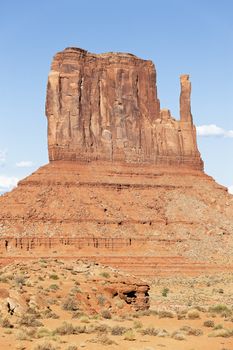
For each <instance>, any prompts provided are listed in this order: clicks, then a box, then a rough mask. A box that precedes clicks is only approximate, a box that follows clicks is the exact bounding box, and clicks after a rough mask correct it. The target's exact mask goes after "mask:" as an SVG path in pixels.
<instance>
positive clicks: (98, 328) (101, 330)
mask: <svg viewBox="0 0 233 350" xmlns="http://www.w3.org/2000/svg"><path fill="white" fill-rule="evenodd" d="M108 330H109V327H108V326H107V325H106V324H100V325H98V326H95V327H94V331H95V332H98V333H104V334H107V333H108Z"/></svg>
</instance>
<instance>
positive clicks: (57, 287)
mask: <svg viewBox="0 0 233 350" xmlns="http://www.w3.org/2000/svg"><path fill="white" fill-rule="evenodd" d="M49 289H51V290H54V291H56V290H58V289H59V286H58V285H57V284H55V283H54V284H51V285H50V286H49Z"/></svg>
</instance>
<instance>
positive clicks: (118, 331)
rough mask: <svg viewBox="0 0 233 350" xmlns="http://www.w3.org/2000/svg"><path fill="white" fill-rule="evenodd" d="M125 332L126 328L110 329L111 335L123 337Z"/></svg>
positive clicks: (116, 327)
mask: <svg viewBox="0 0 233 350" xmlns="http://www.w3.org/2000/svg"><path fill="white" fill-rule="evenodd" d="M126 331H127V328H125V327H120V326H115V327H112V330H111V334H112V335H123V334H124V333H125V332H126Z"/></svg>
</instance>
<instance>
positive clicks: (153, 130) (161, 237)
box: [0, 48, 233, 275]
mask: <svg viewBox="0 0 233 350" xmlns="http://www.w3.org/2000/svg"><path fill="white" fill-rule="evenodd" d="M190 95H191V84H190V81H189V77H188V75H183V76H181V94H180V120H179V121H177V120H175V119H174V118H173V117H172V116H171V113H170V111H169V110H168V109H160V104H159V100H158V97H157V89H156V73H155V68H154V65H153V64H152V62H151V61H145V60H141V59H139V58H137V57H135V56H133V55H130V54H119V53H108V54H101V55H95V54H90V53H88V52H87V51H84V50H81V49H75V48H68V49H66V50H64V51H63V52H60V53H58V54H57V55H56V56H55V58H54V60H53V63H52V70H51V72H50V74H49V81H48V88H47V102H46V114H47V118H48V149H49V159H50V163H49V164H47V165H45V166H43V167H41V168H40V169H38V170H37V171H36V172H35V173H34V174H32V175H31V176H29V177H27V178H26V179H24V180H22V181H20V183H19V184H18V187H17V188H16V189H14V190H13V191H12V192H10V193H6V194H5V195H3V196H0V253H1V254H2V255H4V254H5V255H6V256H9V255H10V254H21V255H22V254H28V255H29V256H30V255H31V254H42V255H43V254H45V255H46V254H50V253H51V251H52V252H57V254H63V255H64V254H69V255H70V256H73V255H76V256H79V257H80V256H83V255H84V256H85V255H86V256H87V257H90V255H93V257H94V258H93V259H96V256H99V257H101V256H102V257H105V255H106V259H107V260H106V261H105V262H106V264H109V265H110V261H111V259H113V258H114V257H113V256H112V255H113V254H115V253H116V254H122V256H125V259H126V260H124V259H121V255H119V259H120V261H121V263H122V264H126V265H125V266H127V264H130V263H129V261H130V260H129V259H128V258H127V257H128V256H129V252H130V254H132V255H135V256H134V257H132V259H133V258H134V259H136V261H138V264H135V263H131V267H132V269H133V268H134V269H136V270H139V265H140V269H141V268H144V267H145V270H146V269H147V275H148V268H146V265H147V258H148V256H151V259H152V260H153V261H151V263H150V266H152V267H153V266H155V265H156V266H157V272H158V264H160V263H161V260H160V258H161V259H162V258H164V259H165V260H164V261H166V264H165V265H166V266H167V268H166V271H167V272H171V266H172V265H173V263H174V261H175V263H174V266H176V267H177V266H180V267H177V268H179V269H180V268H181V267H182V266H183V267H184V268H186V269H187V268H189V270H190V269H191V268H190V266H192V264H191V265H190V264H189V261H186V260H182V259H183V258H185V259H191V261H193V260H195V261H198V262H199V261H205V262H206V261H209V260H211V259H212V260H213V261H214V262H217V261H218V262H224V263H225V262H227V261H231V262H233V257H232V249H233V238H232V234H233V224H232V222H233V221H232V218H233V199H232V196H231V195H229V194H228V193H227V190H226V188H224V187H223V186H220V185H218V184H217V183H216V182H215V181H214V180H213V179H212V178H211V177H209V176H207V175H206V174H205V173H204V172H203V162H202V160H201V157H200V154H199V152H198V149H197V144H196V131H195V126H194V125H193V120H192V114H191V107H190ZM22 237H23V238H24V239H23V238H22ZM16 238H17V239H16ZM51 238H52V239H51ZM6 240H7V241H8V245H6V242H5V241H6ZM68 242H69V243H68ZM48 251H49V252H50V253H48ZM119 251H120V252H121V253H119ZM62 252H63V253H62ZM51 254H52V253H51ZM54 254H55V253H54ZM101 254H103V255H101ZM137 254H139V255H140V256H141V258H142V259H141V260H140V259H138V257H137ZM43 256H44V255H43ZM144 256H146V258H145V259H144ZM181 256H182V259H181V260H180V259H179V258H180V257H181ZM154 258H156V259H157V258H158V259H159V262H158V261H157V260H156V259H155V260H154ZM173 258H174V259H175V260H173ZM127 259H128V260H127ZM167 259H168V261H169V264H170V265H169V264H168V263H167ZM176 259H178V260H176ZM112 261H113V260H112ZM132 261H133V260H132ZM101 262H103V263H105V262H104V261H101ZM153 264H155V265H153ZM116 265H118V261H115V265H114V266H116ZM185 266H186V267H185ZM198 266H201V268H202V266H203V265H198ZM196 269H197V266H196ZM198 269H199V267H198ZM145 270H142V269H141V270H140V271H141V272H140V275H142V274H143V273H144V271H145ZM154 270H155V269H154V268H153V271H154ZM129 271H132V270H129ZM150 271H151V270H150ZM137 272H138V271H137ZM161 272H163V271H161ZM149 274H151V272H150V273H149Z"/></svg>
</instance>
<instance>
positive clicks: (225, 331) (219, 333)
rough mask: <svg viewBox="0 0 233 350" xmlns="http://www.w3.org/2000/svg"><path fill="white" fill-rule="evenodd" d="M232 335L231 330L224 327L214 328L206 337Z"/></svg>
mask: <svg viewBox="0 0 233 350" xmlns="http://www.w3.org/2000/svg"><path fill="white" fill-rule="evenodd" d="M232 336H233V332H232V331H230V330H228V329H225V328H222V329H216V330H214V331H213V332H212V333H210V334H209V335H208V337H222V338H229V337H232Z"/></svg>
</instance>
